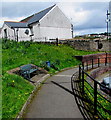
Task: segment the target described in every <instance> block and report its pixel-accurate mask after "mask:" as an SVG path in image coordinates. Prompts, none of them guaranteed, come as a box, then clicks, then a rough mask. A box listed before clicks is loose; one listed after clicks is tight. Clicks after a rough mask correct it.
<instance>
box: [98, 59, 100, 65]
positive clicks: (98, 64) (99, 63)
mask: <svg viewBox="0 0 111 120" xmlns="http://www.w3.org/2000/svg"><path fill="white" fill-rule="evenodd" d="M99 66H100V58H98V67H99Z"/></svg>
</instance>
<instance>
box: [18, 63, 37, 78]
mask: <svg viewBox="0 0 111 120" xmlns="http://www.w3.org/2000/svg"><path fill="white" fill-rule="evenodd" d="M37 70H38V69H37V68H36V67H35V66H33V65H32V64H27V65H23V66H20V74H21V75H22V76H23V77H24V78H26V79H28V80H30V74H31V73H33V72H36V71H37Z"/></svg>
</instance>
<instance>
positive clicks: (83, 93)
mask: <svg viewBox="0 0 111 120" xmlns="http://www.w3.org/2000/svg"><path fill="white" fill-rule="evenodd" d="M82 93H83V94H84V71H83V70H82Z"/></svg>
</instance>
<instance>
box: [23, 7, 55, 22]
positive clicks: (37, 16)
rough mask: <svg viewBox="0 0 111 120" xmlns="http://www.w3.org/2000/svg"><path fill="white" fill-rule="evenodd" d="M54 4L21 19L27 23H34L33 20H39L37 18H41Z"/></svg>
mask: <svg viewBox="0 0 111 120" xmlns="http://www.w3.org/2000/svg"><path fill="white" fill-rule="evenodd" d="M54 6H55V5H53V6H51V7H49V8H46V9H45V10H42V11H40V12H38V13H36V14H33V15H32V16H29V17H27V18H25V19H24V20H21V21H22V22H23V21H25V22H27V23H28V24H32V23H35V22H39V20H40V19H41V18H43V17H44V16H45V15H46V14H47V13H48V12H49V11H50V10H51V9H52V8H53V7H54Z"/></svg>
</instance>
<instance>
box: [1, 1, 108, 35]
mask: <svg viewBox="0 0 111 120" xmlns="http://www.w3.org/2000/svg"><path fill="white" fill-rule="evenodd" d="M67 1H68V2H67ZM67 1H65V0H61V1H59V0H56V1H54V0H46V1H44V0H41V1H35V0H31V1H30V0H27V2H26V1H25V0H18V1H17V0H16V2H14V1H13V0H8V2H6V1H5V0H2V1H1V3H2V4H0V9H1V11H2V14H1V18H0V27H2V25H3V21H20V20H21V19H23V18H25V17H27V16H30V15H32V14H34V13H37V12H39V11H40V10H43V9H45V8H47V7H50V6H52V5H54V4H57V6H58V7H59V8H60V9H61V10H62V11H63V13H64V14H65V15H66V16H67V17H68V18H69V19H70V21H71V22H72V23H73V25H74V35H80V34H88V33H98V32H99V33H100V32H106V22H105V19H106V11H107V10H108V7H109V0H104V1H102V0H101V2H100V0H95V1H94V0H93V2H91V1H89V0H86V1H84V0H78V2H76V1H74V0H67Z"/></svg>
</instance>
